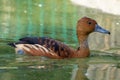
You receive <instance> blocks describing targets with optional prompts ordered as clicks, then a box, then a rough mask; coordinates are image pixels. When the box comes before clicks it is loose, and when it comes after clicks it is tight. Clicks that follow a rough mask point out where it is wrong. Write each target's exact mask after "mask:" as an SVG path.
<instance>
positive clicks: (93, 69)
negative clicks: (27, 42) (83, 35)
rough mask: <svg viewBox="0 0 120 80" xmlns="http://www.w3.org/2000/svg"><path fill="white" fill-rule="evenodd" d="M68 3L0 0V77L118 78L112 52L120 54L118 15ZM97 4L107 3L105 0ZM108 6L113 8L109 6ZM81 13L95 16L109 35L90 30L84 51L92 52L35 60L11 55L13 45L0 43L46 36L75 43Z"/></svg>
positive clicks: (116, 59) (3, 79)
mask: <svg viewBox="0 0 120 80" xmlns="http://www.w3.org/2000/svg"><path fill="white" fill-rule="evenodd" d="M72 1H77V0H0V80H27V79H28V80H119V79H120V77H119V75H120V74H119V73H120V69H119V68H120V61H119V60H120V59H119V56H116V54H118V55H119V54H120V15H119V14H112V13H106V12H105V11H102V10H100V9H97V8H91V7H88V6H87V7H86V6H82V5H78V4H75V3H73V2H72ZM78 1H79V0H78ZM80 1H82V0H80ZM85 1H86V0H85ZM92 1H94V0H92ZM95 1H96V0H95ZM97 1H100V2H101V1H102V2H103V1H104V0H97ZM114 1H117V0H114ZM110 2H111V4H112V3H113V2H112V1H110ZM86 3H87V2H86ZM117 3H118V4H119V1H118V2H117ZM88 4H89V3H88ZM90 4H96V3H95V2H93V3H90ZM99 4H100V5H102V7H106V6H107V7H111V4H110V3H106V4H105V5H103V4H102V3H99ZM107 4H110V5H107ZM114 7H117V8H118V7H119V6H117V5H116V4H114ZM114 7H113V8H111V12H112V10H113V11H114V10H115V9H114ZM84 16H87V17H90V18H93V19H95V20H96V21H97V22H98V24H99V25H101V26H102V27H103V28H105V29H107V30H109V31H110V32H111V35H104V34H101V33H92V34H90V37H89V45H90V49H91V50H95V51H91V54H95V55H97V54H99V55H97V56H95V55H93V56H91V57H90V58H87V59H86V58H85V59H64V60H51V59H49V60H41V59H40V58H39V57H33V56H21V55H15V52H14V49H13V48H11V47H9V46H7V45H6V44H7V43H8V42H11V41H17V40H18V39H19V38H21V37H25V36H47V37H52V38H54V39H57V40H60V41H62V42H64V43H66V44H68V45H70V46H72V47H78V46H79V44H78V41H77V37H76V23H77V21H78V19H80V18H82V17H84ZM101 51H104V52H105V53H104V52H101ZM88 78H89V79H88Z"/></svg>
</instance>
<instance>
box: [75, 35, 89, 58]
mask: <svg viewBox="0 0 120 80" xmlns="http://www.w3.org/2000/svg"><path fill="white" fill-rule="evenodd" d="M78 41H79V45H80V46H79V47H78V49H77V50H76V53H77V56H78V57H87V56H89V55H90V50H89V46H88V35H79V36H78Z"/></svg>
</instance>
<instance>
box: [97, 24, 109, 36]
mask: <svg viewBox="0 0 120 80" xmlns="http://www.w3.org/2000/svg"><path fill="white" fill-rule="evenodd" d="M95 32H100V33H104V34H109V35H110V32H109V31H108V30H106V29H104V28H102V27H101V26H99V25H98V24H96V25H95Z"/></svg>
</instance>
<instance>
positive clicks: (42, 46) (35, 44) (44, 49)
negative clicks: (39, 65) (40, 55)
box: [35, 44, 49, 53]
mask: <svg viewBox="0 0 120 80" xmlns="http://www.w3.org/2000/svg"><path fill="white" fill-rule="evenodd" d="M35 45H37V46H38V47H40V48H42V49H43V50H45V52H46V53H47V52H49V51H48V50H47V49H46V48H45V47H43V46H41V45H39V44H35Z"/></svg>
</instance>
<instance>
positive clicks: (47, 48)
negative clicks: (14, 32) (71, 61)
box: [9, 17, 110, 59]
mask: <svg viewBox="0 0 120 80" xmlns="http://www.w3.org/2000/svg"><path fill="white" fill-rule="evenodd" d="M76 31H77V37H78V41H79V44H80V46H79V47H78V49H73V48H71V47H69V46H68V45H66V44H63V43H62V42H60V41H57V40H54V39H52V38H48V37H24V38H21V39H19V41H18V42H15V43H9V45H10V46H12V47H14V48H15V50H16V52H17V53H18V54H29V55H32V56H45V57H49V58H54V59H63V58H84V57H88V56H89V55H90V50H89V46H88V36H89V34H90V33H92V32H100V33H105V34H110V32H109V31H107V30H105V29H103V28H101V27H100V26H99V25H98V24H97V22H96V21H95V20H93V19H91V18H88V17H83V18H81V19H80V20H78V22H77V27H76Z"/></svg>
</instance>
